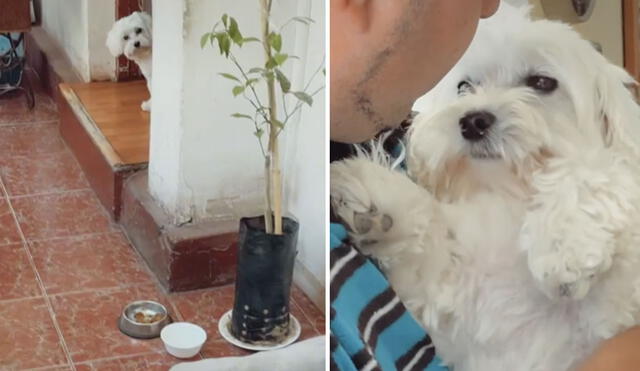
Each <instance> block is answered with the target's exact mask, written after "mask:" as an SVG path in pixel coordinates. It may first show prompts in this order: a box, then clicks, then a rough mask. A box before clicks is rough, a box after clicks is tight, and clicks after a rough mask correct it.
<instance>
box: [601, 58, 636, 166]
mask: <svg viewBox="0 0 640 371" xmlns="http://www.w3.org/2000/svg"><path fill="white" fill-rule="evenodd" d="M635 85H637V82H636V81H635V80H634V79H633V78H632V77H631V76H630V75H629V74H628V73H627V72H626V71H625V70H624V69H622V68H620V67H618V66H615V65H613V64H610V63H606V64H604V66H603V68H602V70H601V71H600V73H599V74H598V76H597V78H596V107H597V108H598V109H599V110H600V117H599V118H600V120H601V122H602V135H603V137H604V143H605V145H606V146H607V147H610V148H612V149H614V150H620V151H623V152H625V153H628V154H632V155H634V156H635V157H640V106H638V103H637V102H636V100H635V98H634V96H633V94H632V93H631V91H630V90H629V89H628V87H629V86H635Z"/></svg>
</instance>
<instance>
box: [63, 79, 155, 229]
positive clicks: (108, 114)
mask: <svg viewBox="0 0 640 371" xmlns="http://www.w3.org/2000/svg"><path fill="white" fill-rule="evenodd" d="M59 88H60V93H61V94H59V95H58V97H59V98H58V106H59V109H60V133H61V134H62V137H63V138H64V140H65V141H66V142H67V144H68V145H69V147H70V148H71V150H72V151H73V153H74V154H75V156H76V158H77V159H78V162H79V163H80V166H81V167H82V169H83V170H84V172H85V174H86V176H87V179H88V181H89V183H90V184H91V186H92V188H93V189H94V190H95V192H96V194H97V195H98V198H99V199H100V201H101V202H102V204H103V205H104V206H105V207H106V208H107V210H108V211H109V213H110V214H111V215H112V217H113V218H114V219H115V220H118V218H119V216H120V210H121V208H122V186H123V183H124V180H125V179H126V178H127V177H128V176H129V175H131V174H132V173H134V172H136V171H138V170H141V169H145V168H146V167H147V164H148V162H149V113H147V112H144V111H142V110H141V109H140V103H141V102H142V101H143V100H145V99H148V96H149V93H148V91H147V87H146V83H145V82H144V81H132V82H119V83H116V82H95V83H76V84H67V83H63V84H60V86H59Z"/></svg>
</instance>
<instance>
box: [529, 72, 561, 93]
mask: <svg viewBox="0 0 640 371" xmlns="http://www.w3.org/2000/svg"><path fill="white" fill-rule="evenodd" d="M526 84H527V86H528V87H530V88H532V89H534V90H536V91H539V92H541V93H545V94H548V93H551V92H552V91H554V90H556V89H557V88H558V80H556V79H554V78H553V77H548V76H541V75H531V76H529V77H527V81H526Z"/></svg>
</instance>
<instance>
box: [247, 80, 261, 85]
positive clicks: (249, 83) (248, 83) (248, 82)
mask: <svg viewBox="0 0 640 371" xmlns="http://www.w3.org/2000/svg"><path fill="white" fill-rule="evenodd" d="M258 81H260V79H249V80H247V83H246V84H245V86H249V85H251V84H255V83H256V82H258Z"/></svg>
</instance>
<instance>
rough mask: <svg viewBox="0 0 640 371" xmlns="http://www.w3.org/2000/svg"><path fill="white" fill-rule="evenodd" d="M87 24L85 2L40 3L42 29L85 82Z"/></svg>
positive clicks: (52, 0)
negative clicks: (65, 55) (61, 50)
mask: <svg viewBox="0 0 640 371" xmlns="http://www.w3.org/2000/svg"><path fill="white" fill-rule="evenodd" d="M87 22H88V20H87V0H44V1H42V27H43V28H44V29H45V30H46V31H47V33H49V35H51V36H52V37H53V39H54V40H56V41H57V42H58V44H59V46H60V47H62V48H63V49H64V50H65V52H66V54H67V56H68V57H69V60H70V61H71V63H72V64H73V67H74V68H75V69H76V71H77V72H78V73H79V74H80V76H81V77H82V78H83V79H85V80H89V79H90V71H89V44H88V37H87V32H86V30H87Z"/></svg>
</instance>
